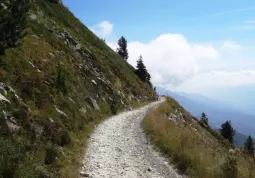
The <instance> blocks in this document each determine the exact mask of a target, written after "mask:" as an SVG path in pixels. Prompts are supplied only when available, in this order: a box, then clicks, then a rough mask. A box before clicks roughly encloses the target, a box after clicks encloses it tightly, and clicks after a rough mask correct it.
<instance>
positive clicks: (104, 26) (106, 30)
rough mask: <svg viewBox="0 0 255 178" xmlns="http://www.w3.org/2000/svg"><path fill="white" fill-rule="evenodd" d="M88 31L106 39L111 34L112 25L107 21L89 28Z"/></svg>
mask: <svg viewBox="0 0 255 178" xmlns="http://www.w3.org/2000/svg"><path fill="white" fill-rule="evenodd" d="M90 29H91V30H92V31H93V32H94V33H95V34H96V35H98V36H99V37H107V36H110V35H111V34H112V30H113V24H111V23H110V22H108V21H102V22H100V23H99V24H96V25H94V26H92V27H90Z"/></svg>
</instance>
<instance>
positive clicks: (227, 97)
mask: <svg viewBox="0 0 255 178" xmlns="http://www.w3.org/2000/svg"><path fill="white" fill-rule="evenodd" d="M208 95H210V96H213V97H214V98H215V99H217V100H219V101H223V102H226V103H231V105H233V106H235V107H236V108H238V109H240V110H242V111H243V112H245V113H249V114H251V115H255V85H254V84H251V85H242V86H237V87H228V88H220V89H214V90H213V91H210V92H209V93H208Z"/></svg>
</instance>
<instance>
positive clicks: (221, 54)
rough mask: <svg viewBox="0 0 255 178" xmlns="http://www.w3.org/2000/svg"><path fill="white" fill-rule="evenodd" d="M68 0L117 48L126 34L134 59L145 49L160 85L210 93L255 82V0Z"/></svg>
mask: <svg viewBox="0 0 255 178" xmlns="http://www.w3.org/2000/svg"><path fill="white" fill-rule="evenodd" d="M63 2H64V4H65V5H66V6H67V7H68V8H69V9H70V10H71V11H72V12H73V13H74V15H75V16H76V17H78V18H79V19H80V21H81V22H83V23H84V24H85V25H86V26H87V27H89V28H90V29H91V30H92V31H93V32H94V33H95V34H96V35H97V36H99V37H100V38H103V39H105V40H106V43H107V44H108V45H109V46H110V47H111V48H112V49H114V50H115V49H116V48H117V40H118V39H119V38H120V37H121V36H124V37H125V38H126V39H127V41H128V51H129V59H128V62H129V63H130V64H131V65H133V66H135V65H136V61H137V59H138V57H139V55H142V56H143V60H144V63H145V65H146V67H147V69H148V71H149V72H150V74H151V76H152V83H153V84H154V85H156V86H161V87H164V88H166V89H170V90H173V91H182V92H194V93H207V92H208V91H209V90H214V89H221V88H229V87H236V86H243V85H251V84H254V83H255V1H254V0H242V1H240V0H221V1H220V0H210V1H202V0H192V1H189V0H185V1H184V0H178V1H177V0H175V1H173V0H157V1H154V0H129V1H122V0H63Z"/></svg>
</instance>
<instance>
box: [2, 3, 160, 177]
mask: <svg viewBox="0 0 255 178" xmlns="http://www.w3.org/2000/svg"><path fill="white" fill-rule="evenodd" d="M5 2H6V3H5V6H6V7H7V10H8V8H9V7H10V4H8V3H7V1H5ZM12 2H14V1H11V3H12ZM17 2H20V1H17ZM4 8H5V7H4ZM6 12H7V11H6ZM25 15H26V18H27V21H26V27H25V28H24V29H23V32H25V33H24V36H23V35H20V36H19V39H18V41H17V44H18V45H13V46H11V47H7V48H6V49H5V53H4V54H3V55H0V82H1V83H0V111H1V113H0V123H1V124H0V134H1V135H0V155H1V157H0V177H8V178H11V177H31V178H34V177H47V176H49V177H75V176H76V173H77V172H78V167H79V165H80V164H79V159H78V158H79V156H81V154H82V152H83V146H84V145H85V143H86V142H85V140H86V138H87V136H88V133H89V132H90V131H91V130H92V126H93V124H95V123H97V122H98V121H100V120H102V119H104V118H106V117H107V116H110V115H112V114H113V113H116V112H118V111H120V110H121V109H124V108H125V106H126V105H133V106H137V105H141V104H143V103H146V102H149V101H152V100H154V99H155V97H156V95H155V93H154V91H153V90H152V88H151V87H150V86H149V85H147V84H145V83H143V82H142V81H141V80H140V79H139V78H138V77H137V76H136V75H135V72H134V68H133V67H132V66H130V65H129V64H128V63H127V62H126V61H124V60H123V59H121V58H120V57H119V56H118V55H116V53H115V52H114V51H112V50H111V49H110V48H109V47H108V46H107V45H106V44H105V43H104V41H102V40H100V39H99V38H98V37H96V36H95V35H94V34H93V33H92V32H91V31H90V30H89V29H88V28H86V27H85V26H84V25H83V24H82V23H81V22H80V21H79V20H78V19H77V18H75V17H74V16H73V14H72V13H70V12H69V10H68V9H67V8H66V7H64V6H63V5H61V4H58V3H54V1H46V0H36V1H35V0H34V1H32V2H31V3H30V4H29V9H28V12H26V14H25ZM0 18H2V16H1V17H0ZM0 25H3V23H2V24H0ZM13 28H15V27H13ZM0 33H1V32H0Z"/></svg>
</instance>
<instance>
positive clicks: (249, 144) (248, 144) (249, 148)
mask: <svg viewBox="0 0 255 178" xmlns="http://www.w3.org/2000/svg"><path fill="white" fill-rule="evenodd" d="M244 149H245V151H247V152H248V153H249V154H251V155H253V154H254V141H253V139H252V137H251V136H250V135H249V137H248V138H247V140H246V142H245V143H244Z"/></svg>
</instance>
